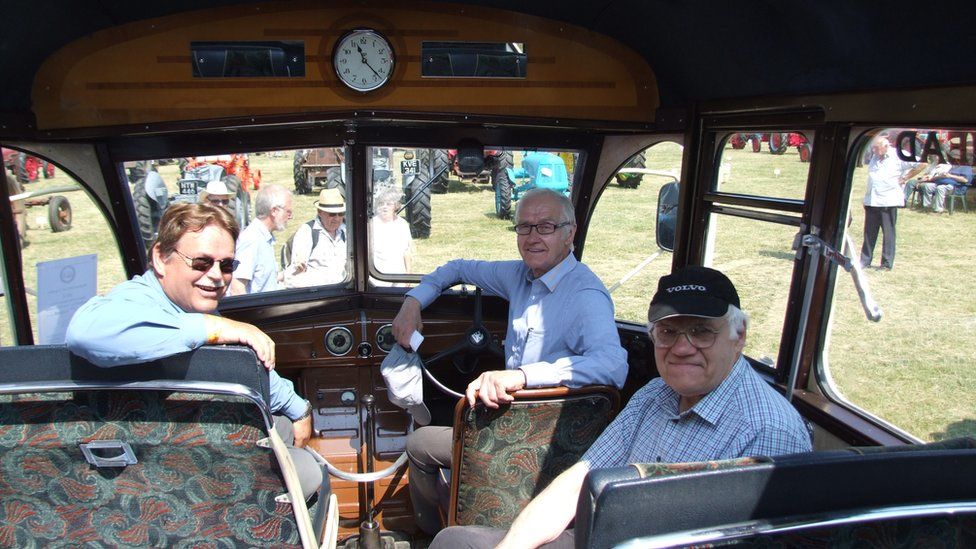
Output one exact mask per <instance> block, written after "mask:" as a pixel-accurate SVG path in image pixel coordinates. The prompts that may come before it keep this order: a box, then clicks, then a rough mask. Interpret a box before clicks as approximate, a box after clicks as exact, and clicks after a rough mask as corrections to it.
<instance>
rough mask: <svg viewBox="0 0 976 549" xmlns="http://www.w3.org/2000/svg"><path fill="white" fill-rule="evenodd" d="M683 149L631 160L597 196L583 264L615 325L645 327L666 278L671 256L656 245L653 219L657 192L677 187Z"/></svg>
mask: <svg viewBox="0 0 976 549" xmlns="http://www.w3.org/2000/svg"><path fill="white" fill-rule="evenodd" d="M681 154H682V147H681V145H678V144H677V143H671V142H664V143H659V144H657V145H654V146H652V147H649V148H648V149H645V150H643V151H641V152H640V153H638V154H637V155H635V156H634V157H633V158H632V159H630V160H629V161H628V162H627V163H626V164H625V166H626V167H627V168H637V169H648V170H656V171H659V172H661V174H663V173H668V174H671V175H660V174H655V175H652V174H648V173H640V172H637V171H633V172H631V171H627V170H624V171H623V172H622V173H618V174H616V175H615V177H614V179H615V181H613V182H611V183H610V185H608V186H607V188H606V189H605V190H604V191H603V194H601V195H600V200H599V202H597V206H596V209H595V210H594V212H593V217H592V219H591V221H590V226H589V229H588V231H587V235H586V250H585V256H584V258H583V259H584V261H585V262H586V264H587V265H589V267H590V269H592V270H593V272H595V273H596V274H597V276H599V277H600V280H602V281H603V283H604V284H605V285H606V286H607V288H608V289H609V290H610V292H611V293H610V295H611V296H612V297H613V303H614V314H615V315H616V317H617V318H618V319H620V320H627V321H630V322H637V323H640V324H644V323H645V322H647V306H648V303H650V301H651V296H653V295H654V291H655V290H656V289H657V281H658V279H659V278H661V276H663V275H664V274H667V273H669V272H671V254H670V253H669V252H666V251H664V250H661V249H660V248H658V246H657V242H656V239H655V234H654V232H655V216H656V215H657V204H658V194H659V193H660V191H661V188H662V186H664V185H665V184H667V183H671V182H674V181H677V178H678V176H679V174H680V173H681Z"/></svg>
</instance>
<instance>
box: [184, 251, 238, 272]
mask: <svg viewBox="0 0 976 549" xmlns="http://www.w3.org/2000/svg"><path fill="white" fill-rule="evenodd" d="M173 251H174V252H176V253H178V254H179V255H180V257H182V258H183V259H184V260H186V265H187V266H188V267H190V268H191V269H193V270H194V271H200V272H201V273H206V272H209V271H210V269H211V268H212V267H213V264H214V263H218V264H219V265H220V272H222V273H224V274H231V273H233V272H234V269H236V268H237V266H238V265H239V264H240V261H238V260H236V259H230V258H228V259H221V260H220V261H217V260H216V259H214V258H212V257H190V256H188V255H186V254H184V253H183V252H181V251H179V250H175V249H174V250H173Z"/></svg>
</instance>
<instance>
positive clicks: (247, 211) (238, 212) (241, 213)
mask: <svg viewBox="0 0 976 549" xmlns="http://www.w3.org/2000/svg"><path fill="white" fill-rule="evenodd" d="M221 181H223V182H224V185H226V186H227V190H228V191H230V194H231V195H232V196H233V197H234V198H233V199H232V200H231V201H230V202H229V203H228V204H227V209H228V211H230V215H231V216H232V217H233V218H234V220H236V221H237V226H238V228H240V230H242V231H243V230H244V227H247V224H248V223H250V222H251V195H250V194H248V192H247V189H245V188H244V187H243V185H241V180H240V178H238V177H237V176H236V175H225V176H224V177H223V179H221Z"/></svg>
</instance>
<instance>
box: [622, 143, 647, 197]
mask: <svg viewBox="0 0 976 549" xmlns="http://www.w3.org/2000/svg"><path fill="white" fill-rule="evenodd" d="M625 166H626V167H628V168H640V169H644V168H646V167H647V155H646V154H645V153H644V151H641V152H639V153H637V156H635V157H634V158H632V159H631V160H630V162H627V164H626V165H625ZM621 175H625V176H626V177H621ZM642 181H644V174H642V173H628V174H617V183H618V184H620V186H621V187H626V188H628V189H636V188H637V187H639V186H640V184H641V182H642Z"/></svg>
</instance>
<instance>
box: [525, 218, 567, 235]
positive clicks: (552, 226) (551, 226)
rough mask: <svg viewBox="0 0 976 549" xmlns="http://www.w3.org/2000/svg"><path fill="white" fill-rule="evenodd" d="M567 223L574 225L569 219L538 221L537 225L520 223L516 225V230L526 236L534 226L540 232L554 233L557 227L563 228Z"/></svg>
mask: <svg viewBox="0 0 976 549" xmlns="http://www.w3.org/2000/svg"><path fill="white" fill-rule="evenodd" d="M566 225H572V223H570V222H569V221H563V222H562V223H536V224H535V225H530V224H528V223H519V224H518V225H516V226H515V232H516V233H517V234H520V235H523V236H524V235H527V234H529V233H531V232H532V228H533V227H535V232H537V233H539V234H552V233H554V232H556V229H561V228H563V227H565V226H566Z"/></svg>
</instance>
